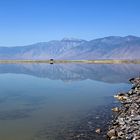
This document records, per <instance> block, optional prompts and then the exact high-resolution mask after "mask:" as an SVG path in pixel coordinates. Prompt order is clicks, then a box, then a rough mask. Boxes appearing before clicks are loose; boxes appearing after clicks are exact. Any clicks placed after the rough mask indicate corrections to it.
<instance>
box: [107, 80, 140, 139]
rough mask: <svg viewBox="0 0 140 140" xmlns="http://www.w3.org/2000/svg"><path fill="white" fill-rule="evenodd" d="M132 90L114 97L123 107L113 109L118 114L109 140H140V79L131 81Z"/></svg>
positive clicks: (110, 129) (108, 134)
mask: <svg viewBox="0 0 140 140" xmlns="http://www.w3.org/2000/svg"><path fill="white" fill-rule="evenodd" d="M130 82H131V83H132V86H133V87H132V88H131V90H130V91H128V92H126V93H119V94H118V95H115V96H114V97H115V98H117V99H118V101H120V103H121V107H119V108H118V107H115V108H112V111H114V112H118V113H117V114H116V117H115V119H114V120H113V121H112V124H111V126H110V128H109V130H108V133H107V136H108V137H109V140H113V139H114V140H120V139H126V140H140V77H138V78H132V79H130Z"/></svg>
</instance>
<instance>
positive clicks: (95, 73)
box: [0, 64, 140, 140]
mask: <svg viewBox="0 0 140 140" xmlns="http://www.w3.org/2000/svg"><path fill="white" fill-rule="evenodd" d="M139 72H140V65H139V64H53V65H50V64H0V124H1V125H0V140H91V139H96V140H98V139H99V140H103V139H104V136H103V135H104V134H105V131H106V128H107V125H108V124H107V123H108V122H109V121H110V119H111V118H112V112H111V108H112V107H114V106H115V105H116V104H117V102H116V101H115V99H114V98H113V95H114V94H116V93H117V92H121V91H127V90H128V89H129V88H130V87H131V85H130V84H129V81H128V80H129V79H130V78H132V77H137V76H139V74H140V73H139ZM96 128H101V130H102V132H101V134H100V135H99V134H96V133H95V130H96ZM85 137H86V139H85Z"/></svg>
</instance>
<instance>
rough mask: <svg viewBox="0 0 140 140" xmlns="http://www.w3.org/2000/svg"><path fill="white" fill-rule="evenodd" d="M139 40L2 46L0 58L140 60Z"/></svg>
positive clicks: (113, 37)
mask: <svg viewBox="0 0 140 140" xmlns="http://www.w3.org/2000/svg"><path fill="white" fill-rule="evenodd" d="M139 52H140V37H135V36H126V37H119V36H110V37H105V38H100V39H95V40H91V41H85V40H78V39H66V38H65V39H63V40H61V41H50V42H42V43H37V44H33V45H28V46H21V47H0V59H50V58H54V59H75V60H76V59H88V60H91V59H140V55H139Z"/></svg>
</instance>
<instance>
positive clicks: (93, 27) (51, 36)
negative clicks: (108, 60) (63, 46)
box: [0, 0, 140, 46]
mask: <svg viewBox="0 0 140 140" xmlns="http://www.w3.org/2000/svg"><path fill="white" fill-rule="evenodd" d="M110 35H117V36H125V35H136V36H140V0H0V46H14V45H26V44H31V43H36V42H42V41H49V40H55V39H62V38H63V37H74V38H82V39H87V40H90V39H94V38H98V37H104V36H110Z"/></svg>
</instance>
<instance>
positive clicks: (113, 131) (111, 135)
mask: <svg viewBox="0 0 140 140" xmlns="http://www.w3.org/2000/svg"><path fill="white" fill-rule="evenodd" d="M107 136H108V137H110V138H111V137H113V136H116V131H115V130H114V129H111V130H109V131H108V132H107Z"/></svg>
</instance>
